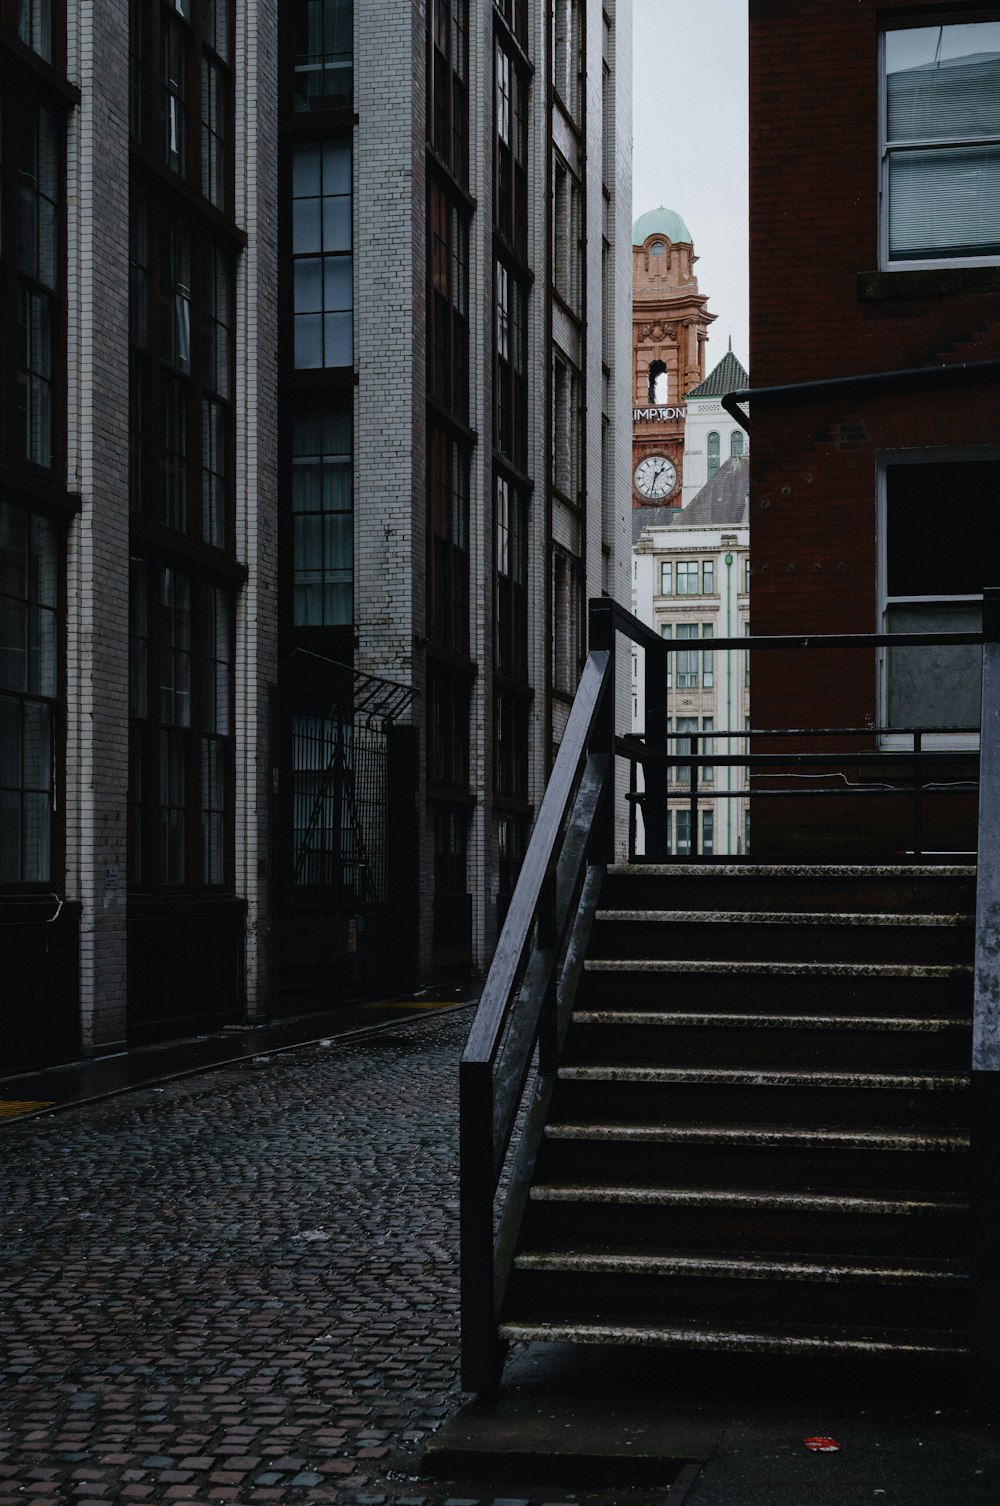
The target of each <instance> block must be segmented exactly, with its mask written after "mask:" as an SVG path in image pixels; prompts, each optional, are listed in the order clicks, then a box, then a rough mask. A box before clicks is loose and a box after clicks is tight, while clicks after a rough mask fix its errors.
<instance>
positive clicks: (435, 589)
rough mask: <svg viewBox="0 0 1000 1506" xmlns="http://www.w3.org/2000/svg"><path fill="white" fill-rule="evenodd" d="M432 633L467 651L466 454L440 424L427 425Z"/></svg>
mask: <svg viewBox="0 0 1000 1506" xmlns="http://www.w3.org/2000/svg"><path fill="white" fill-rule="evenodd" d="M430 452H431V466H430V471H431V474H430V502H431V545H430V561H429V565H430V601H431V608H430V618H431V637H432V639H433V641H434V642H435V643H436V644H438V645H439V646H440V647H442V648H448V649H451V650H453V651H454V652H455V653H459V654H468V652H469V457H468V454H467V453H466V451H465V450H464V449H463V447H462V446H461V445H460V444H459V443H458V441H457V440H455V439H451V438H449V436H448V435H447V434H445V433H444V431H443V430H442V429H439V428H438V427H437V426H436V425H431V430H430Z"/></svg>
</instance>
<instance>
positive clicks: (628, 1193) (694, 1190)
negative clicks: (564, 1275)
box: [530, 1182, 969, 1218]
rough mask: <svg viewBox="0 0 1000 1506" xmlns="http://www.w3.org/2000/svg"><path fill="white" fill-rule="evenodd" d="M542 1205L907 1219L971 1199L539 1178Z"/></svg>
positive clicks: (535, 1193)
mask: <svg viewBox="0 0 1000 1506" xmlns="http://www.w3.org/2000/svg"><path fill="white" fill-rule="evenodd" d="M530 1196H531V1199H532V1201H534V1202H536V1203H612V1204H621V1205H623V1206H631V1207H638V1208H647V1207H650V1208H754V1209H758V1210H760V1209H769V1210H771V1211H777V1212H797V1213H843V1214H848V1215H850V1216H851V1217H857V1216H858V1215H860V1214H866V1213H869V1214H876V1215H879V1216H882V1215H885V1216H888V1217H894V1218H895V1217H906V1218H960V1217H964V1216H965V1215H967V1214H968V1212H969V1205H968V1203H959V1202H945V1201H944V1200H943V1199H941V1198H921V1197H872V1196H865V1195H864V1194H862V1193H856V1192H776V1191H773V1190H769V1189H762V1188H756V1187H755V1188H744V1187H617V1186H601V1185H598V1184H591V1183H588V1182H582V1183H572V1182H558V1183H555V1182H539V1183H536V1184H535V1186H534V1187H532V1189H531V1193H530Z"/></svg>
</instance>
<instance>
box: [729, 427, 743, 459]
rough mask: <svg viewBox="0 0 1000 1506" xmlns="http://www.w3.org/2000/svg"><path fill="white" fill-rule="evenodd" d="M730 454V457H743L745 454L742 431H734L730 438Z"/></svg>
mask: <svg viewBox="0 0 1000 1506" xmlns="http://www.w3.org/2000/svg"><path fill="white" fill-rule="evenodd" d="M729 453H730V455H742V454H743V431H742V429H734V430H733V432H732V433H731V434H730V436H729Z"/></svg>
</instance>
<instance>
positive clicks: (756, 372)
mask: <svg viewBox="0 0 1000 1506" xmlns="http://www.w3.org/2000/svg"><path fill="white" fill-rule="evenodd" d="M950 8H951V9H954V10H956V11H958V10H961V9H962V7H961V6H953V7H950ZM912 9H913V7H912V3H910V4H906V3H904V0H879V3H878V4H876V3H875V0H844V3H840V4H831V3H829V0H750V195H751V231H750V260H751V265H750V285H751V334H750V370H751V373H752V383H753V386H754V387H769V386H775V385H781V384H786V383H794V382H800V381H809V380H820V379H823V378H827V377H837V376H849V375H854V374H858V373H868V372H885V371H893V370H899V369H902V368H908V367H914V366H935V365H938V364H940V362H941V361H945V362H949V361H950V362H957V361H976V360H984V359H988V358H994V357H998V356H1000V274H998V273H997V272H996V271H994V270H993V269H989V270H987V271H986V272H985V273H983V272H981V271H980V270H979V269H976V271H975V273H974V274H972V275H970V273H969V272H965V273H963V274H960V275H957V276H956V274H955V273H954V272H952V273H944V274H942V273H941V272H938V271H935V272H933V273H930V274H928V273H922V272H913V271H910V272H900V271H896V272H893V273H888V274H882V275H881V276H879V275H878V274H877V272H876V269H877V267H878V152H879V135H878V86H879V72H878V17H880V16H881V17H885V16H886V15H887V14H889V13H890V12H891V11H893V10H900V11H903V10H908V11H910V12H912ZM948 9H949V7H948V6H947V5H946V6H939V7H937V9H936V10H935V12H934V14H933V17H932V19H934V20H936V19H938V18H939V16H941V14H942V12H947V11H948ZM865 273H868V274H871V275H870V276H869V277H868V278H863V277H862V276H861V274H865ZM750 421H751V431H752V443H751V448H750V464H751V506H750V524H751V526H750V552H751V572H752V573H751V619H752V631H753V633H754V634H765V633H790V632H817V631H818V632H872V631H875V630H876V629H877V627H878V624H877V622H876V614H877V598H876V464H877V455H878V452H879V451H880V450H889V449H900V448H908V447H919V446H929V445H933V446H938V445H940V446H950V445H984V444H1000V385H998V384H997V383H996V382H995V381H994V382H993V383H991V384H989V385H987V384H985V383H984V384H982V385H976V386H969V385H960V386H959V387H957V388H954V387H953V388H949V387H947V386H944V385H942V386H940V387H938V388H936V389H932V390H923V391H919V392H916V391H910V392H907V393H900V392H894V393H887V394H883V395H881V396H872V395H860V394H857V393H855V394H850V395H845V396H843V397H841V398H839V399H836V400H827V401H824V402H815V401H814V402H812V403H810V404H808V405H806V404H803V403H796V404H794V405H791V406H769V405H767V404H766V403H764V402H761V403H760V404H759V405H757V406H756V407H754V408H753V409H752V412H751V420H750ZM984 584H985V582H984ZM781 659H782V660H783V661H785V662H779V660H778V659H777V658H776V657H773V656H771V655H767V656H765V655H764V654H762V653H758V654H757V655H756V656H755V658H754V661H753V667H752V677H751V709H752V721H753V725H754V726H755V727H759V726H764V727H767V726H806V725H821V724H827V725H831V724H839V725H854V726H858V727H863V726H867V725H871V724H872V723H873V721H874V718H875V715H876V682H875V667H874V656H873V655H872V654H865V655H859V654H853V655H850V656H848V657H846V658H840V659H838V660H837V661H836V662H835V663H834V662H829V663H826V664H822V665H821V664H820V663H819V662H818V659H817V657H816V656H810V657H808V658H806V659H804V660H801V661H799V663H798V666H797V667H796V668H793V667H792V666H791V665H790V664H789V663H788V662H787V656H784V655H783V656H781ZM821 803H822V804H823V805H825V806H828V805H829V803H828V802H818V801H817V802H814V806H819V805H820V804H821ZM775 804H778V802H775ZM855 804H856V805H857V806H858V807H859V812H860V807H861V805H862V802H861V801H857V802H855ZM875 804H877V802H871V804H870V805H868V806H866V807H865V810H866V812H867V814H866V815H865V816H864V817H861V815H860V814H859V815H858V817H857V819H856V820H855V819H851V820H847V817H846V816H845V817H844V820H845V821H847V824H848V825H849V826H850V827H851V828H852V832H853V836H852V840H854V839H858V838H860V836H861V834H862V833H863V832H864V831H866V830H868V829H874V828H877V827H879V825H880V823H881V826H882V829H883V833H884V832H886V831H887V830H888V827H890V826H895V822H894V821H893V820H889V819H888V818H887V817H885V816H884V815H883V816H881V817H876V813H875V811H874V805H875ZM804 805H805V803H804V802H803V807H804ZM798 819H800V818H799V817H798V816H797V817H796V820H798ZM838 819H839V818H838ZM824 820H825V822H826V825H827V826H828V825H829V815H828V814H827V817H826V818H816V817H815V816H810V817H809V818H808V820H807V825H808V827H809V828H810V829H812V828H815V830H816V831H817V832H818V831H820V830H821V829H824ZM789 824H790V823H789V817H788V816H787V815H783V816H781V817H780V818H779V817H778V816H777V815H775V814H772V815H770V816H769V817H768V818H766V820H765V821H763V822H762V823H758V824H757V825H756V826H755V828H754V830H755V831H756V832H757V833H758V834H759V835H761V836H762V835H763V833H764V831H765V829H766V827H767V826H768V825H770V826H772V827H776V826H782V825H783V826H784V828H785V834H786V835H787V832H788V828H789ZM827 835H829V832H828V831H827ZM893 840H895V837H893ZM755 845H756V844H755Z"/></svg>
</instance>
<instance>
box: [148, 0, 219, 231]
mask: <svg viewBox="0 0 1000 1506" xmlns="http://www.w3.org/2000/svg"><path fill="white" fill-rule="evenodd" d="M232 51H233V13H232V0H148V3H144V0H133V3H132V4H131V5H130V22H129V73H130V83H131V87H130V96H131V101H130V111H129V119H130V126H131V130H132V134H133V136H134V137H135V139H136V140H137V141H139V142H141V143H143V144H144V145H145V146H146V147H147V148H149V149H150V150H151V151H152V152H154V153H155V155H156V156H157V158H158V159H159V160H160V161H161V162H162V163H164V164H165V165H166V166H167V167H168V168H169V169H170V170H171V172H174V173H176V174H177V175H178V176H179V177H181V178H183V179H185V181H186V182H187V184H188V186H189V187H190V188H191V189H193V190H194V191H195V192H200V193H201V194H202V195H203V196H204V197H205V198H206V199H207V200H208V201H209V203H210V204H213V205H214V206H215V208H217V209H221V210H223V211H225V210H226V209H227V207H228V205H229V202H230V199H231V191H232V171H231V155H232V151H231V143H232V135H233V127H232V112H233V72H232V61H233V57H232Z"/></svg>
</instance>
